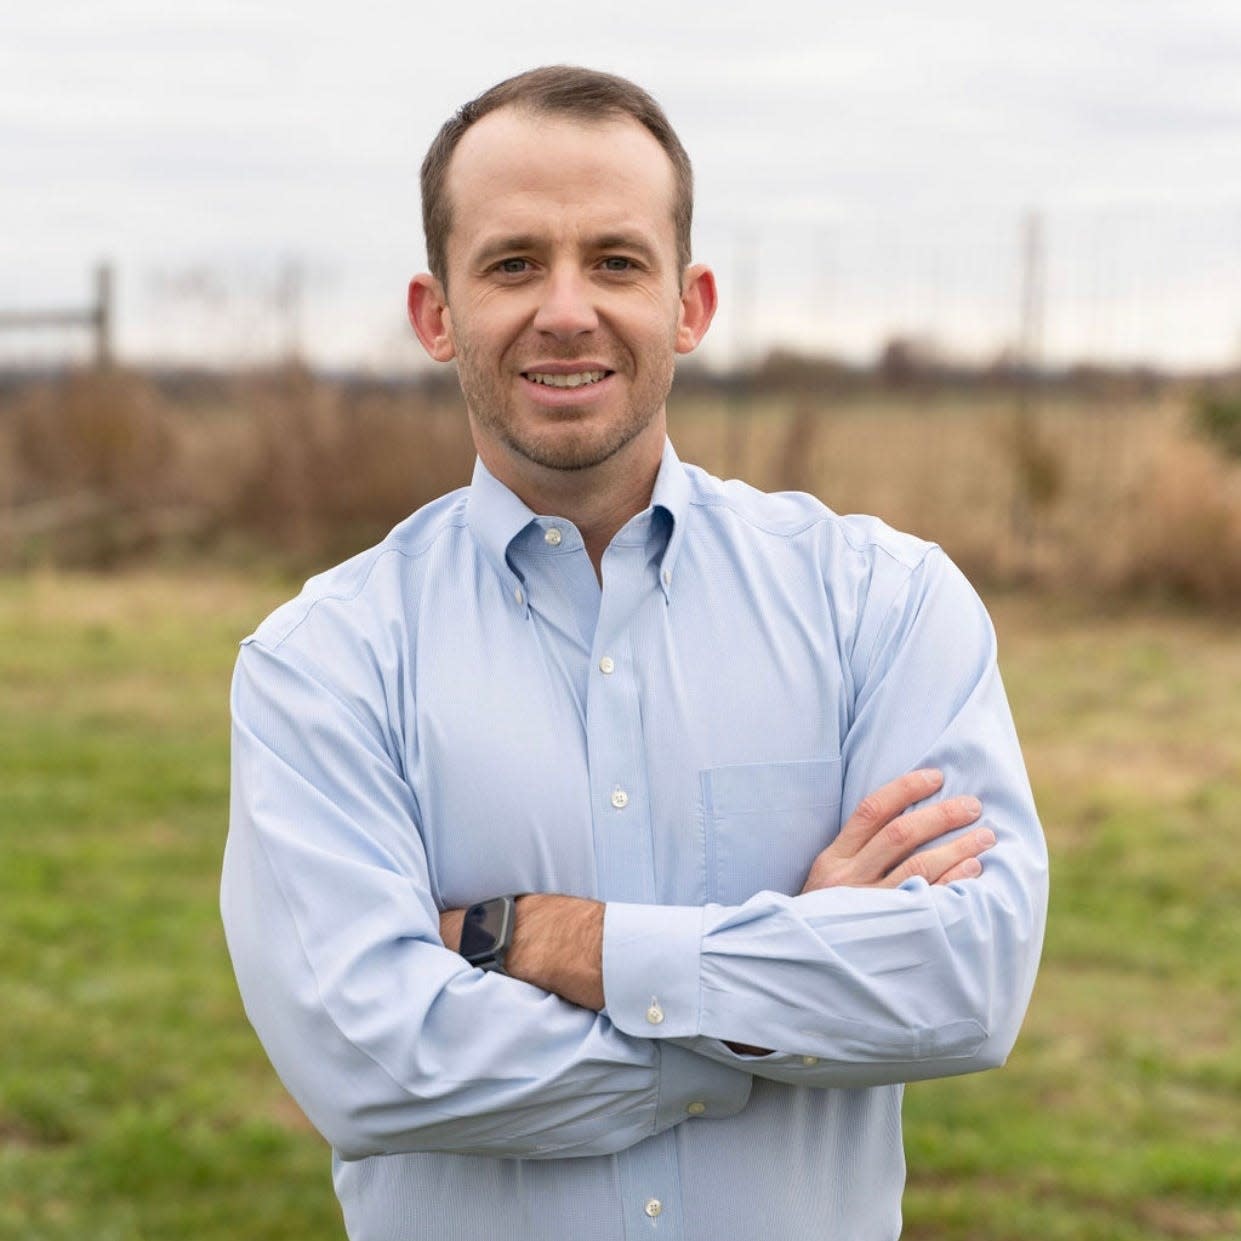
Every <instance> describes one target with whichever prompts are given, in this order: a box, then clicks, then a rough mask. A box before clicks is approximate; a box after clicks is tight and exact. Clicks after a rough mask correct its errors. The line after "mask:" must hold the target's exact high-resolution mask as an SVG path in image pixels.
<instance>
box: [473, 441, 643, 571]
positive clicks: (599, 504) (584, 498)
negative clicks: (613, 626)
mask: <svg viewBox="0 0 1241 1241" xmlns="http://www.w3.org/2000/svg"><path fill="white" fill-rule="evenodd" d="M476 447H477V448H478V455H479V456H480V457H481V458H482V461H483V464H484V465H485V466H486V467H487V469H488V470H490V471H491V473H492V475H494V476H495V477H496V478H497V479H499V481H500V482H502V483H503V484H504V485H505V486H506V487H508V488H509V490H510V491H512V492H513V494H514V495H516V496H517V497H518V498H519V499H520V500H521V501H522V502H523V503H524V504H525V505H526V506H527V507H528V508H530V509H531V510H532V511H533V512H535V513H538V514H539V515H540V516H547V517H552V516H555V517H564V518H567V519H568V520H569V521H571V522H572V523H573V524H574V525H575V526H576V527H577V529H578V531H579V532H580V533H581V536H582V540H583V542H584V543H585V545H586V554H587V555H588V556H589V557H590V562H591V564H592V565H594V568H595V576H596V577H597V578H599V580H600V581H602V580H603V568H602V566H603V553H604V552H605V551H606V550H607V547H608V544H609V543H611V541H612V539H613V537H614V536H615V534H616V532H617V531H618V530H619V529H620V528H621V527H622V526H623V525H624V524H625V523H626V522H627V521H628V520H629V519H630V518H631V517H634V516H636V515H637V514H638V513H640V512H642V510H643V509H645V508H646V507H647V505H649V504H650V502H651V492H652V491H653V489H654V487H655V476H656V475H657V474H658V473H659V463H660V460H661V458H662V456H663V436H662V435H661V436H660V437H659V440H658V446H657V451H652V449H653V448H655V445H654V444H652V445H646V444H641V445H639V444H638V442H637V441H636V440H635V441H634V442H632V443H631V444H629V445H626V448H625V449H622V450H621V451H620V452H618V453H616V454H615V455H614V456H612V457H609V458H608V460H607V461H603V462H601V463H600V464H599V465H596V466H591V467H590V468H588V469H583V470H558V469H553V468H551V467H548V466H541V465H537V464H536V463H534V462H531V461H529V460H528V459H526V458H524V457H521V456H519V455H517V454H515V453H513V452H512V451H511V450H507V449H506V448H502V447H499V446H497V445H495V444H491V443H479V444H477V445H476ZM631 449H632V450H634V451H632V452H631V451H630V450H631Z"/></svg>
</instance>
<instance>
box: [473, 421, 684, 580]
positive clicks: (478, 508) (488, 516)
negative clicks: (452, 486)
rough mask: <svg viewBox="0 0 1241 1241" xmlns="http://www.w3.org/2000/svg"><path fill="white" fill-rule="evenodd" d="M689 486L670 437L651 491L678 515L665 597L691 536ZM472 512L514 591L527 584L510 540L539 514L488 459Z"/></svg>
mask: <svg viewBox="0 0 1241 1241" xmlns="http://www.w3.org/2000/svg"><path fill="white" fill-rule="evenodd" d="M689 491H690V488H689V479H688V478H687V477H686V475H685V467H684V466H683V465H682V464H681V461H680V458H679V457H678V456H677V454H676V450H675V449H674V448H673V447H672V441H671V440H668V439H665V440H664V453H663V457H662V458H661V459H660V463H659V473H658V474H657V475H656V476H655V486H654V488H653V489H652V491H651V508H652V509H662V510H663V511H664V512H665V513H667V514H668V516H669V517H670V518H671V519H672V520H671V531H670V533H669V535H668V542H667V545H666V546H665V548H664V552H663V555H662V556H661V557H660V562H659V584H660V587H661V589H662V590H663V592H664V595H665V596H668V594H669V591H670V588H671V586H672V579H673V571H674V568H675V565H676V559H677V555H678V553H679V552H680V549H681V543H682V542H683V541H684V538H685V519H686V515H687V514H688V512H689ZM466 513H467V520H468V521H469V524H470V530H471V531H472V533H473V535H474V537H475V539H476V540H477V541H478V543H479V545H480V546H481V547H482V549H483V553H484V554H485V555H486V557H487V559H488V560H489V561H490V562H491V565H492V567H493V568H494V569H495V571H496V572H497V573H498V574H499V575H500V577H501V579H502V580H503V581H504V582H505V583H506V585H507V586H508V587H509V593H510V594H512V593H513V591H515V590H516V589H517V588H518V587H519V586H520V585H521V579H520V578H519V577H518V575H517V574H516V573H515V572H514V571H513V567H512V565H511V564H510V563H509V559H508V548H509V544H510V543H512V541H513V540H514V539H515V538H516V537H517V536H518V535H519V534H520V533H521V532H522V531H523V530H524V529H525V528H526V527H527V526H528V525H529V524H530V523H531V522H532V521H535V520H536V514H535V513H534V512H533V511H532V510H531V509H530V508H529V507H528V506H527V505H526V504H525V503H523V501H521V500H520V499H518V497H517V496H516V495H515V494H514V493H513V492H512V491H510V490H509V489H508V488H507V487H506V486H505V485H504V484H503V483H502V482H500V480H499V479H498V478H496V476H495V475H494V474H492V473H491V471H490V470H489V469H487V467H486V466H485V465H484V464H483V462H482V458H476V459H475V462H474V476H473V478H472V479H471V480H470V496H469V501H468V504H467V509H466Z"/></svg>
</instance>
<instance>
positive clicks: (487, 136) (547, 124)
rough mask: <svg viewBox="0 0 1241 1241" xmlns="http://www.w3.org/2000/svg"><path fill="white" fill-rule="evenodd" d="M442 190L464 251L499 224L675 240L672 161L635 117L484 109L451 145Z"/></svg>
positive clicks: (455, 241) (454, 248) (506, 228)
mask: <svg viewBox="0 0 1241 1241" xmlns="http://www.w3.org/2000/svg"><path fill="white" fill-rule="evenodd" d="M446 189H447V193H448V198H449V202H450V204H451V209H452V210H451V218H452V228H451V232H450V235H449V238H448V246H449V252H450V254H452V253H454V252H455V253H457V254H461V253H463V252H464V253H467V254H468V252H469V251H470V250H471V249H473V248H474V247H475V246H477V245H479V244H483V243H484V242H485V240H486V237H487V236H489V235H491V234H493V233H522V234H525V233H530V232H531V231H536V232H556V231H561V230H566V229H567V230H571V231H576V232H582V231H587V230H589V231H592V232H593V231H595V230H602V231H611V230H613V229H620V228H628V229H642V230H643V231H647V232H649V233H650V234H651V235H652V239H653V240H657V241H666V242H667V243H668V244H669V245H674V244H675V228H674V224H673V203H674V199H675V193H676V177H675V174H674V172H673V168H672V161H671V160H670V159H669V158H668V156H667V153H666V152H665V151H664V149H663V148H662V147H661V146H660V145H659V143H658V142H657V141H656V139H655V137H654V135H653V134H651V133H650V131H649V130H647V129H646V128H645V126H643V125H641V124H640V123H639V122H638V121H635V120H633V119H632V118H630V117H622V118H617V119H612V118H608V119H604V120H597V121H596V120H588V121H583V120H580V119H578V118H571V117H564V116H559V115H544V114H541V113H531V112H528V111H524V110H519V109H516V108H501V109H499V110H497V111H495V112H491V113H488V115H487V116H484V117H483V118H482V119H481V120H480V121H478V122H476V123H475V124H474V125H473V126H471V127H470V129H468V130H467V131H466V133H465V135H464V136H463V137H462V139H461V142H460V143H459V144H458V146H457V149H456V151H455V152H454V153H453V157H452V162H451V163H450V165H449V168H448V176H447V178H446Z"/></svg>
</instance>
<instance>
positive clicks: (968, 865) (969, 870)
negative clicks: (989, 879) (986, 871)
mask: <svg viewBox="0 0 1241 1241" xmlns="http://www.w3.org/2000/svg"><path fill="white" fill-rule="evenodd" d="M961 869H962V870H963V871H964V872H965V873H966V875H967V876H969V877H970V878H971V879H973V878H976V877H977V876H978V875H981V874H982V863H981V862H980V861H979V860H978V859H977V858H976V857H972V858H970V859H969V860H968V861H966V862H962V864H961Z"/></svg>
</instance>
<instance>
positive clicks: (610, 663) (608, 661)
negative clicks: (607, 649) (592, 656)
mask: <svg viewBox="0 0 1241 1241" xmlns="http://www.w3.org/2000/svg"><path fill="white" fill-rule="evenodd" d="M599 671H600V672H602V673H603V675H604V676H605V677H609V676H611V675H612V673H614V672H615V671H616V663H615V661H614V660H613V659H612V656H611V655H605V656H604V657H603V658H602V659H601V660H600V661H599Z"/></svg>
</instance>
